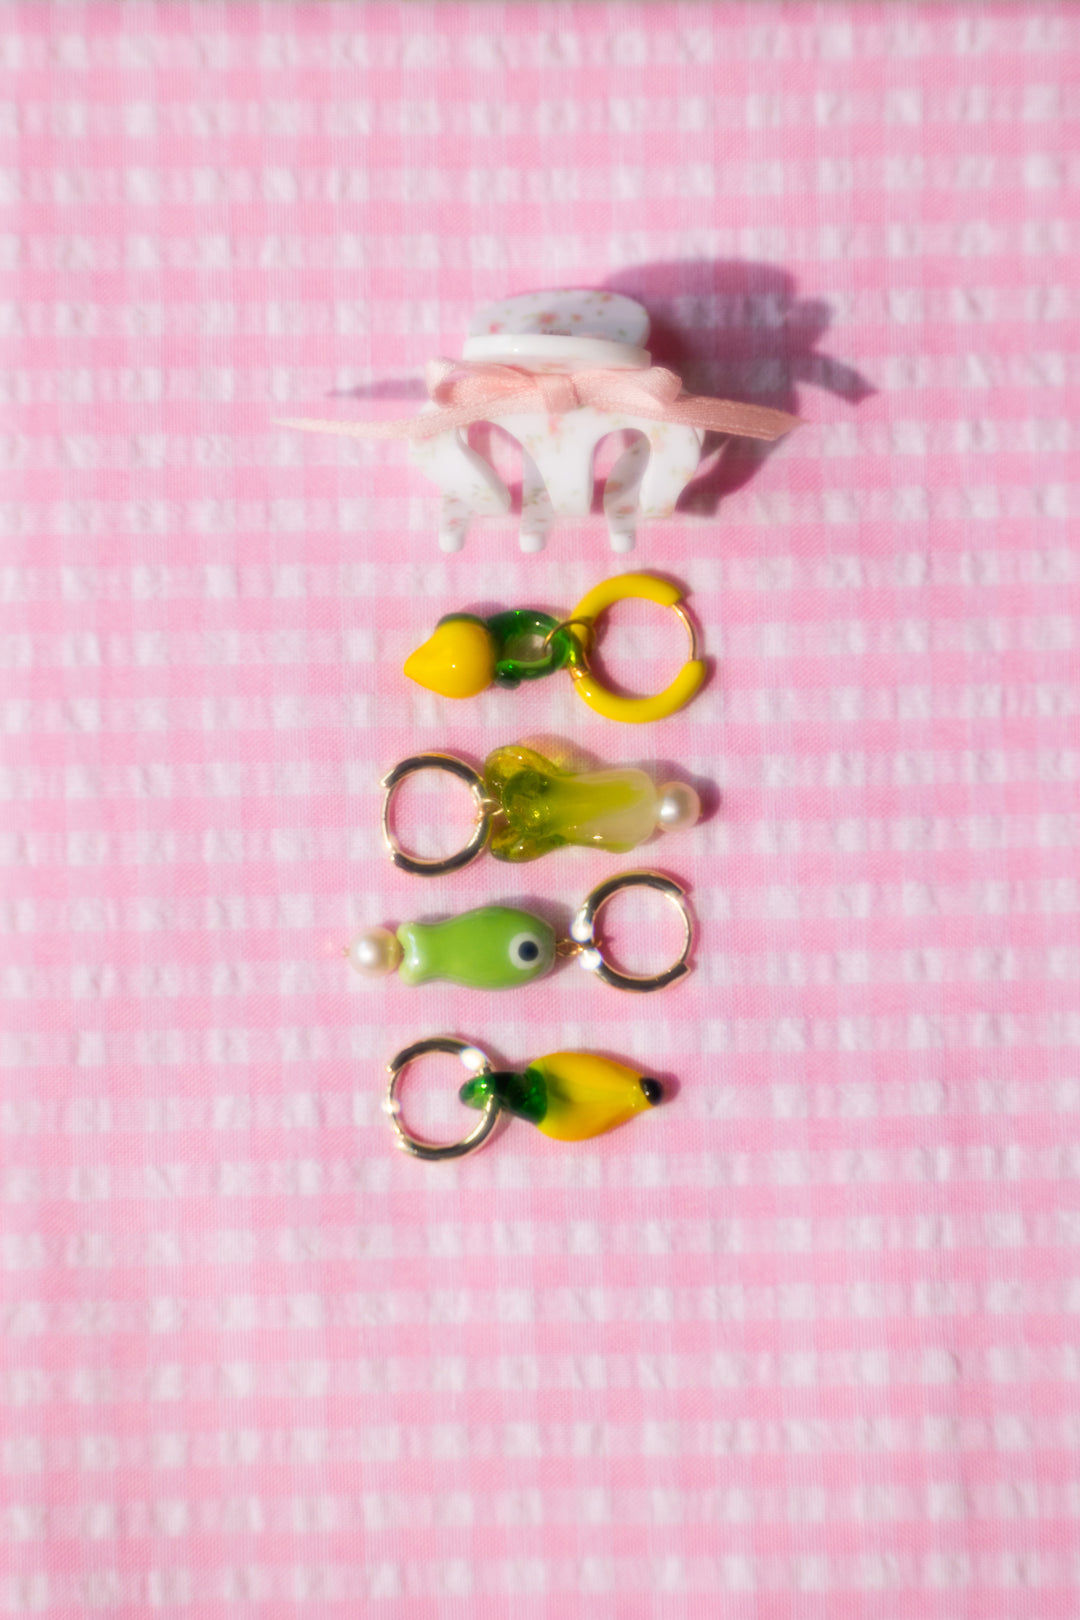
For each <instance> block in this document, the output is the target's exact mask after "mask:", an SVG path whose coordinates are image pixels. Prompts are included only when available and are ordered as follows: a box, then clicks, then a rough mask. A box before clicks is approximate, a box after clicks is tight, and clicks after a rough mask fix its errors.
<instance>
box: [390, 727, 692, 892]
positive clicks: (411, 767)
mask: <svg viewBox="0 0 1080 1620" xmlns="http://www.w3.org/2000/svg"><path fill="white" fill-rule="evenodd" d="M421 771H443V772H445V773H446V775H448V776H452V777H455V778H456V779H457V780H458V781H459V782H464V784H465V786H466V787H467V788H468V789H469V791H470V792H471V794H472V798H473V808H474V815H475V820H474V826H473V830H472V834H471V836H470V837H469V839H468V842H467V843H466V844H465V845H464V847H463V848H462V849H459V850H458V851H456V853H455V854H453V855H447V856H443V857H431V858H429V857H425V856H422V855H412V854H410V853H409V852H408V851H407V850H405V849H403V848H402V847H401V844H400V842H399V841H398V837H397V834H396V833H395V831H394V827H393V803H394V798H395V795H396V793H397V790H398V788H399V787H400V786H401V784H402V783H403V782H405V781H407V780H408V778H409V777H410V776H415V775H417V774H418V773H419V772H421ZM382 786H383V787H384V788H385V789H386V796H385V798H384V799H383V808H382V834H383V841H384V843H385V844H386V847H387V849H388V850H389V851H390V859H391V860H392V861H393V863H394V865H395V866H396V867H398V868H399V870H400V871H402V872H411V873H412V874H413V875H414V876H418V877H443V876H445V875H446V874H447V873H449V872H458V871H460V870H461V868H462V867H463V866H468V865H469V863H470V861H474V860H475V859H476V857H477V856H478V855H479V854H480V853H481V852H482V851H483V850H484V849H490V850H491V853H492V854H493V855H494V856H495V858H496V860H499V861H535V860H537V859H538V858H539V857H540V856H541V855H547V854H548V853H549V852H550V851H551V850H554V849H561V848H562V847H563V846H564V845H566V844H579V845H583V846H584V847H585V848H587V849H604V850H609V851H611V853H612V854H616V855H625V854H626V853H627V852H628V851H629V850H631V849H636V848H637V846H638V844H643V843H644V842H645V840H646V839H647V838H650V837H651V836H652V834H653V833H654V832H655V831H656V830H657V828H660V829H662V830H663V831H664V832H677V831H679V830H681V829H682V828H684V827H692V826H693V825H694V823H695V822H696V821H697V819H698V817H699V816H700V814H701V800H700V799H699V797H698V795H697V793H696V792H695V791H694V789H693V788H692V787H690V786H689V784H688V783H686V782H665V783H664V784H663V785H662V786H661V787H657V786H656V784H655V783H654V782H653V780H652V777H651V776H648V775H646V773H645V772H644V771H640V770H635V769H633V768H630V767H623V768H619V769H608V770H600V771H577V772H573V771H566V770H563V769H562V768H561V767H560V766H558V765H556V764H554V762H553V761H552V760H550V759H546V758H545V757H544V755H543V754H541V753H538V752H537V750H536V749H534V748H526V747H525V746H524V745H523V744H521V743H512V744H509V745H508V746H507V747H505V748H496V749H495V751H494V753H491V754H489V755H488V757H487V759H486V760H485V761H484V769H483V774H481V773H480V772H478V771H474V770H473V769H472V767H471V765H466V763H465V761H464V760H461V759H456V758H455V757H454V755H453V754H435V753H432V754H413V755H412V756H411V757H410V758H409V759H403V760H402V761H401V763H400V764H399V765H395V766H394V769H393V770H392V771H391V772H390V773H389V775H388V776H385V777H384V778H383V782H382Z"/></svg>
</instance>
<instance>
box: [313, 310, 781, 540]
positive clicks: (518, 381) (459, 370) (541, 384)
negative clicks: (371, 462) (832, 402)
mask: <svg viewBox="0 0 1080 1620" xmlns="http://www.w3.org/2000/svg"><path fill="white" fill-rule="evenodd" d="M648 336H649V317H648V315H647V313H646V311H645V310H644V308H643V307H642V305H641V304H638V303H636V302H635V301H634V300H633V299H632V298H626V297H624V296H623V295H622V294H621V293H610V292H586V291H563V292H542V293H525V294H522V295H520V296H519V297H515V298H507V299H504V300H503V301H502V302H501V303H498V304H489V305H487V306H486V307H485V308H483V309H480V310H478V311H477V313H476V315H475V317H474V318H473V322H472V326H471V328H470V332H469V336H468V338H467V340H466V342H465V347H464V351H463V353H462V356H461V358H460V360H445V359H442V360H432V361H429V362H428V366H427V372H426V381H427V387H428V392H429V394H430V396H431V397H430V399H429V401H428V402H427V403H426V404H425V405H424V406H423V408H422V409H421V411H420V413H419V415H417V416H415V417H412V418H410V419H408V420H405V421H395V422H330V421H311V420H307V419H304V420H300V421H288V422H286V423H284V424H283V425H284V426H287V427H294V428H300V429H302V430H304V431H306V432H311V433H333V434H342V435H344V436H346V437H356V438H384V439H388V438H404V439H408V440H409V441H410V443H411V446H412V456H413V459H414V461H415V462H416V463H417V465H418V466H419V467H420V468H421V469H422V471H423V472H425V473H426V474H427V476H428V477H429V478H431V479H432V480H433V481H434V482H435V483H436V484H437V485H438V486H439V489H440V490H441V492H442V501H441V507H440V515H439V544H440V546H441V547H442V549H443V550H444V551H460V549H461V547H462V546H463V545H464V543H465V535H466V532H467V530H468V526H469V522H470V520H471V519H472V518H473V517H474V516H480V517H496V516H501V515H503V514H504V513H505V512H507V511H508V510H509V508H510V504H511V497H510V491H509V490H508V489H507V487H506V484H505V483H504V482H503V480H502V478H501V477H500V476H499V474H498V473H497V472H496V470H495V468H494V467H493V466H492V465H491V463H490V462H489V461H487V460H485V458H484V457H483V456H482V455H480V454H479V452H478V451H477V450H475V449H473V448H472V447H471V446H470V444H469V443H468V438H467V433H468V428H469V426H470V425H471V424H472V423H474V422H490V423H492V424H494V425H495V426H497V427H499V428H502V429H503V430H504V431H505V432H507V433H508V434H510V435H511V437H512V438H514V439H516V440H517V441H518V443H519V444H520V445H521V451H522V490H521V524H520V529H519V539H520V542H521V549H522V550H523V551H542V550H543V547H544V544H545V542H546V540H547V536H548V532H549V530H550V529H551V526H552V523H553V521H554V519H555V518H556V517H569V518H581V517H585V516H587V515H588V512H589V510H590V507H591V505H592V494H593V459H594V456H595V452H596V447H597V445H598V444H599V442H600V440H601V439H603V438H606V437H607V435H608V434H611V433H624V434H629V435H632V436H633V437H632V438H631V439H630V442H629V444H628V445H627V446H626V448H625V449H624V450H623V452H622V454H621V455H620V456H619V458H618V460H617V461H616V463H615V465H614V467H613V468H612V469H611V472H610V473H609V475H608V478H607V480H606V483H605V486H604V497H603V500H604V514H605V516H606V519H607V528H608V535H609V538H610V540H611V547H612V550H613V551H624V552H625V551H632V550H633V547H634V540H635V536H636V531H637V526H638V523H639V522H640V521H642V520H643V519H649V518H667V517H670V516H671V514H672V512H673V511H674V509H675V503H676V501H677V500H678V498H679V496H680V494H681V493H682V491H683V490H684V489H685V487H686V485H687V484H688V483H689V482H690V479H691V478H692V477H693V476H694V473H695V472H696V471H697V466H698V462H699V460H700V457H701V445H702V440H703V439H704V436H705V434H706V432H714V433H722V434H725V435H729V436H733V437H743V438H752V439H765V440H772V439H778V438H780V437H781V436H782V435H783V434H785V433H787V432H789V431H790V429H791V428H793V427H796V426H797V425H798V422H799V418H798V417H797V416H791V415H789V414H788V413H787V412H786V411H777V410H771V409H769V408H767V407H765V406H761V405H746V404H739V403H736V402H734V401H732V400H720V399H709V398H706V397H704V396H702V395H695V394H684V393H683V392H682V382H681V380H680V379H679V377H677V376H676V374H675V373H674V372H673V371H668V370H666V369H665V368H664V367H662V366H654V365H652V364H651V363H650V355H649V352H648V350H647V349H646V348H645V347H644V345H645V343H646V342H647V341H648Z"/></svg>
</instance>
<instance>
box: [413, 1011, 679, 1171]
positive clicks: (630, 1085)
mask: <svg viewBox="0 0 1080 1620" xmlns="http://www.w3.org/2000/svg"><path fill="white" fill-rule="evenodd" d="M430 1052H446V1053H449V1054H450V1055H451V1056H453V1057H460V1059H461V1061H462V1063H463V1064H464V1065H465V1067H466V1068H467V1069H468V1070H469V1072H470V1074H471V1076H472V1078H471V1079H469V1080H466V1081H465V1083H464V1085H463V1086H462V1087H461V1089H460V1090H459V1092H458V1096H459V1098H460V1099H461V1101H462V1102H463V1103H466V1104H467V1105H468V1106H469V1107H470V1108H478V1109H480V1110H481V1117H480V1120H479V1122H478V1123H477V1125H476V1126H475V1127H474V1129H473V1130H471V1131H470V1132H469V1134H468V1136H465V1137H462V1139H461V1140H460V1141H458V1142H448V1143H446V1144H445V1145H443V1144H441V1143H435V1142H425V1141H424V1140H423V1139H422V1138H421V1137H418V1136H415V1135H414V1134H413V1132H412V1131H411V1130H410V1129H409V1127H408V1126H407V1125H406V1124H405V1121H404V1119H403V1118H402V1112H401V1098H400V1090H401V1084H402V1081H403V1079H404V1076H405V1072H406V1070H407V1069H408V1068H409V1066H410V1064H412V1063H415V1062H416V1060H417V1059H418V1058H421V1057H424V1056H426V1055H427V1054H428V1053H430ZM387 1069H388V1070H389V1074H390V1083H389V1085H388V1086H387V1091H386V1102H385V1104H384V1106H385V1108H386V1112H387V1113H388V1114H389V1116H390V1123H391V1125H392V1126H393V1128H394V1131H395V1133H396V1135H397V1139H398V1146H399V1147H400V1148H402V1149H403V1151H404V1152H406V1153H410V1154H412V1156H413V1158H415V1159H427V1160H429V1161H433V1160H439V1159H463V1158H464V1157H465V1156H466V1155H467V1154H469V1153H475V1152H476V1150H477V1149H478V1148H481V1147H483V1145H484V1143H485V1142H486V1141H487V1139H488V1137H489V1136H490V1135H491V1133H492V1131H493V1130H494V1129H495V1126H496V1125H497V1124H498V1122H499V1119H500V1117H501V1115H502V1114H503V1112H504V1111H505V1112H506V1113H508V1114H513V1115H515V1116H516V1117H517V1118H518V1119H527V1120H529V1121H530V1123H531V1124H533V1125H535V1126H536V1127H537V1129H538V1130H540V1131H543V1133H544V1135H545V1136H550V1137H554V1138H555V1139H556V1140H557V1141H560V1142H582V1141H585V1140H587V1139H588V1138H589V1137H591V1136H602V1135H603V1134H604V1133H605V1132H606V1131H613V1130H614V1129H615V1128H616V1127H617V1126H619V1125H622V1124H625V1122H626V1121H627V1120H628V1119H632V1118H633V1116H634V1115H635V1114H640V1113H644V1112H646V1111H647V1110H648V1109H650V1108H655V1107H656V1105H657V1104H658V1103H659V1102H661V1101H662V1099H663V1087H662V1086H661V1084H660V1082H659V1080H654V1079H652V1077H651V1076H649V1075H642V1074H639V1073H638V1072H637V1070H636V1069H630V1068H627V1066H626V1065H625V1064H624V1063H615V1062H613V1061H612V1060H611V1059H610V1058H603V1057H598V1056H597V1055H596V1054H595V1053H594V1052H553V1053H551V1055H550V1056H549V1057H542V1058H535V1059H534V1060H533V1061H532V1062H531V1063H530V1064H528V1065H527V1067H526V1068H525V1069H524V1070H523V1071H522V1072H520V1073H517V1072H511V1071H503V1070H498V1071H497V1070H495V1069H493V1068H492V1066H491V1060H490V1058H489V1057H488V1055H487V1053H486V1052H484V1051H483V1050H482V1048H480V1047H479V1046H473V1045H470V1043H469V1042H468V1041H459V1040H456V1039H454V1037H453V1036H450V1035H435V1036H432V1037H431V1038H429V1039H428V1040H424V1041H416V1042H415V1043H414V1044H413V1045H412V1046H407V1047H405V1048H404V1050H403V1051H401V1052H399V1053H398V1054H397V1056H396V1057H395V1058H393V1059H392V1061H391V1062H390V1063H388V1064H387Z"/></svg>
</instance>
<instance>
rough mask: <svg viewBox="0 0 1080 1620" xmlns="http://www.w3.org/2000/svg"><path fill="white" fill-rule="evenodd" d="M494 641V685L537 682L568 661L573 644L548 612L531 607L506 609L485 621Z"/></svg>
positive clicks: (507, 685)
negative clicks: (539, 611)
mask: <svg viewBox="0 0 1080 1620" xmlns="http://www.w3.org/2000/svg"><path fill="white" fill-rule="evenodd" d="M485 622H486V624H487V628H488V630H489V632H490V634H491V636H492V638H493V640H494V642H495V648H496V652H495V684H496V685H497V686H506V687H515V686H520V684H521V682H522V681H538V680H539V679H540V678H541V677H542V676H544V675H550V674H551V673H552V671H553V670H556V669H562V667H563V665H564V664H567V663H569V662H571V661H572V658H573V655H574V653H575V650H576V647H577V643H576V642H575V640H574V638H573V636H571V635H570V633H569V631H566V630H560V629H558V628H557V626H558V620H557V619H553V618H552V617H551V615H550V613H538V612H536V611H535V610H534V609H532V608H510V609H508V610H507V611H506V612H505V613H496V614H493V615H492V617H491V618H490V619H488V620H486V621H485Z"/></svg>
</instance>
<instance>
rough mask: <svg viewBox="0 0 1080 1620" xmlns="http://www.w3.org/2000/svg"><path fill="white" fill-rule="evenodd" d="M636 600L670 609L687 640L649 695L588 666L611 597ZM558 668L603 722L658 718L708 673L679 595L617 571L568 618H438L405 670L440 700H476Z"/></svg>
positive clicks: (528, 611) (513, 612)
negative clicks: (680, 659) (685, 651)
mask: <svg viewBox="0 0 1080 1620" xmlns="http://www.w3.org/2000/svg"><path fill="white" fill-rule="evenodd" d="M632 597H633V598H637V599H639V600H641V601H645V602H655V603H656V605H657V606H658V607H664V608H670V609H671V611H672V612H673V613H674V614H675V615H676V617H677V618H678V619H680V620H681V621H682V624H683V627H684V628H685V630H686V633H687V636H688V637H689V640H690V657H689V659H688V660H687V662H686V663H685V664H684V665H683V667H682V669H681V670H680V671H679V673H678V675H676V677H675V679H674V680H673V681H672V682H671V684H670V685H669V686H667V687H665V689H664V690H663V691H662V692H657V693H655V694H654V695H653V696H652V697H623V696H622V695H621V694H620V693H618V692H612V691H611V690H610V689H609V688H608V687H606V686H605V685H604V684H603V682H602V681H601V680H600V679H599V677H598V676H597V675H596V674H595V673H594V671H593V670H592V668H591V666H590V654H591V651H592V646H593V640H594V638H595V635H596V626H597V623H598V621H599V619H600V618H601V617H602V615H603V614H604V613H605V612H606V611H607V609H608V608H610V607H612V606H613V605H614V603H616V602H623V601H626V600H627V599H628V598H632ZM557 669H565V670H566V671H567V672H568V673H569V676H570V679H571V680H572V681H573V682H574V685H575V688H576V690H577V694H578V696H579V697H580V698H581V700H582V702H583V703H587V704H588V705H589V708H590V709H595V711H596V713H597V714H602V715H603V716H604V718H605V719H607V720H623V721H628V722H629V723H630V724H632V725H641V724H647V723H648V722H650V721H653V720H665V719H666V718H667V717H668V715H671V714H675V713H676V712H677V710H679V709H681V708H682V707H683V706H684V705H685V704H687V703H689V702H690V699H691V698H692V697H693V696H694V694H695V693H696V692H697V691H698V688H699V687H700V686H701V684H702V682H703V681H704V680H705V676H706V674H707V673H708V671H707V668H706V665H705V662H704V660H703V659H701V658H699V657H698V653H697V635H696V633H695V630H694V626H693V623H692V621H691V619H690V617H689V615H688V614H687V612H686V609H685V608H684V607H683V605H682V592H681V591H680V590H679V587H678V586H677V585H673V584H672V583H671V582H670V580H666V579H659V578H658V577H657V576H656V575H655V574H619V575H618V576H617V577H616V578H615V579H606V580H603V581H602V582H601V583H600V584H599V585H596V586H594V587H593V589H592V590H591V591H589V592H587V593H586V595H585V596H583V597H582V599H581V601H580V602H579V603H578V605H577V607H576V608H575V609H574V611H573V613H572V614H571V615H570V617H569V618H568V619H562V620H559V619H553V618H552V617H551V615H550V614H549V613H541V612H540V611H539V609H536V608H508V609H507V610H506V611H505V612H502V613H493V614H492V615H491V617H490V618H489V619H480V618H477V617H476V616H475V615H474V614H471V613H455V614H451V615H450V617H449V618H446V619H440V621H439V623H438V625H437V626H436V629H435V634H434V635H433V636H432V637H431V638H430V639H429V640H428V641H425V642H424V645H423V646H422V647H418V648H417V650H416V651H415V652H414V653H413V654H412V655H411V656H410V657H409V659H408V660H407V661H406V664H405V673H406V675H408V676H409V678H410V680H414V681H418V682H419V684H420V685H421V686H426V687H427V688H428V689H429V691H432V692H438V693H439V694H440V696H442V697H450V698H466V697H475V695H476V694H477V693H478V692H483V691H485V690H486V688H487V687H488V686H490V685H491V684H492V682H494V684H495V685H496V686H505V687H509V688H513V687H516V686H520V685H521V683H522V681H537V680H540V679H541V678H542V677H543V676H545V675H550V674H551V673H552V672H553V671H554V670H557Z"/></svg>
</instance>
